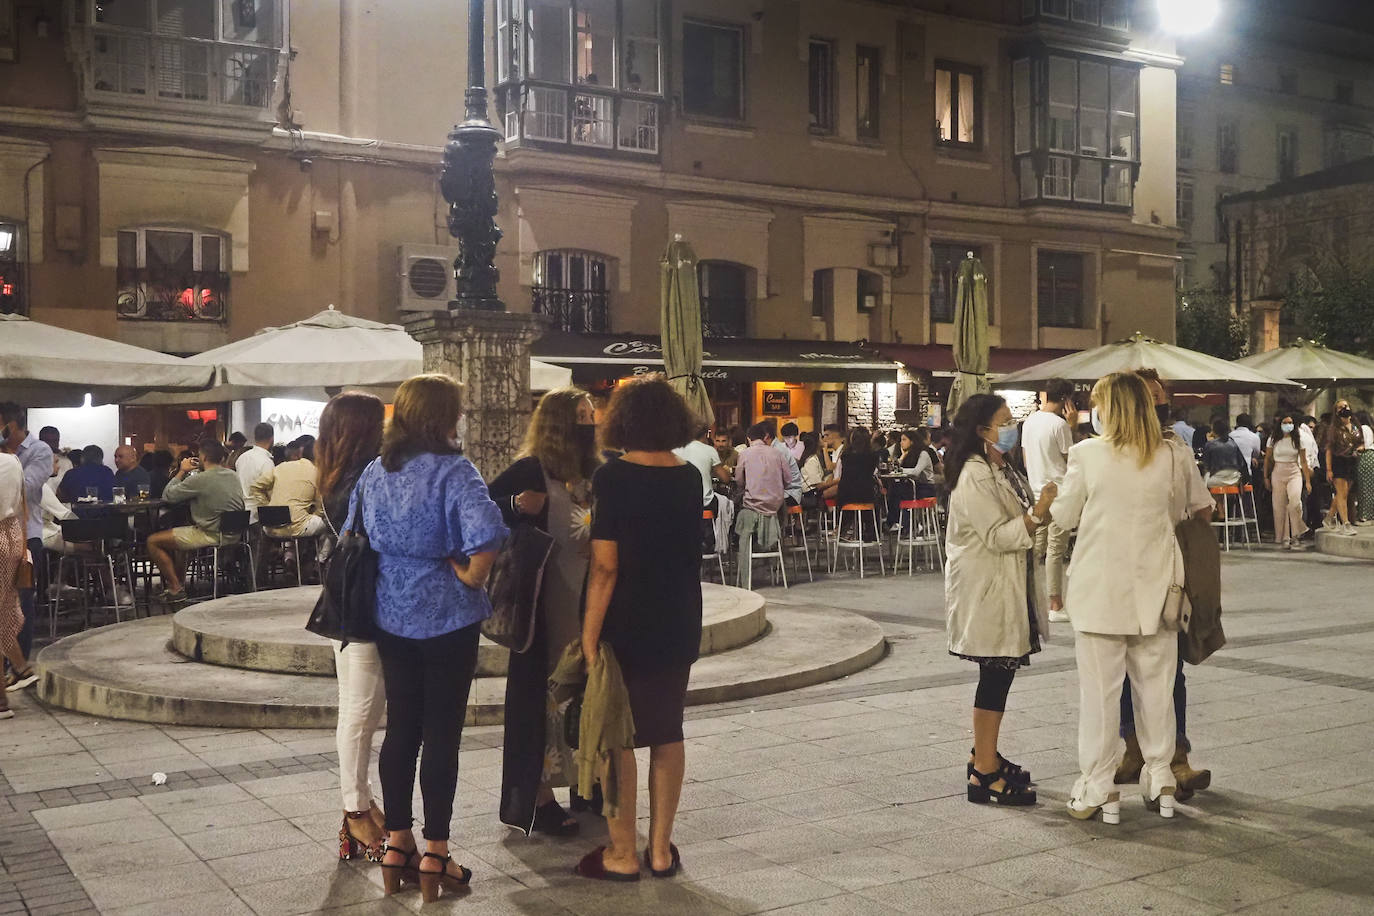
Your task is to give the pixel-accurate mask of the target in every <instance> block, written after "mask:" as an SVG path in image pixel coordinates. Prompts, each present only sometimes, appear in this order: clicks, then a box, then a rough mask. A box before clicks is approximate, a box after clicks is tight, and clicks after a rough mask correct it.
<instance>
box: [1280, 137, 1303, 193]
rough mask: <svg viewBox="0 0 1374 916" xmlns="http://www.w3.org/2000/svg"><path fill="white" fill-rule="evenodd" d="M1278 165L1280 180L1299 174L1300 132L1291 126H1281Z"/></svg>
mask: <svg viewBox="0 0 1374 916" xmlns="http://www.w3.org/2000/svg"><path fill="white" fill-rule="evenodd" d="M1278 166H1279V180H1280V181H1284V180H1286V179H1289V178H1292V177H1294V176H1295V175H1297V174H1298V132H1297V131H1296V130H1294V129H1292V128H1291V127H1280V128H1279V134H1278Z"/></svg>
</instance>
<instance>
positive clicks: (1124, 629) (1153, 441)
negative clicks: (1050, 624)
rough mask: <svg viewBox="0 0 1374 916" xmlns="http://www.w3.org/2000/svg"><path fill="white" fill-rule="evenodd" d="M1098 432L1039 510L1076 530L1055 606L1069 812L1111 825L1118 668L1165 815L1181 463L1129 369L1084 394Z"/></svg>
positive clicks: (1150, 785)
mask: <svg viewBox="0 0 1374 916" xmlns="http://www.w3.org/2000/svg"><path fill="white" fill-rule="evenodd" d="M1092 403H1093V426H1094V428H1095V429H1096V430H1097V432H1098V434H1099V438H1095V439H1088V440H1085V441H1083V442H1080V443H1078V444H1077V445H1075V446H1074V447H1073V448H1071V449H1070V450H1069V464H1068V471H1067V472H1066V473H1065V475H1064V482H1063V484H1062V485H1061V486H1060V490H1059V496H1058V498H1057V499H1055V501H1054V505H1053V506H1052V509H1051V511H1052V512H1053V513H1054V518H1055V522H1056V524H1058V525H1060V526H1062V527H1064V528H1065V529H1071V528H1074V527H1077V528H1078V542H1077V546H1076V547H1075V549H1074V555H1073V562H1072V563H1071V564H1070V567H1069V585H1068V591H1067V595H1066V601H1065V604H1066V609H1067V610H1068V613H1069V620H1070V622H1071V624H1072V626H1073V629H1074V633H1075V636H1076V639H1075V645H1074V652H1075V655H1076V657H1077V660H1078V687H1079V713H1078V763H1079V769H1080V771H1081V774H1080V775H1079V778H1078V781H1077V782H1076V783H1075V784H1074V787H1073V792H1072V796H1071V797H1070V799H1069V813H1070V814H1072V815H1073V816H1074V817H1076V818H1079V819H1082V820H1086V819H1088V818H1091V817H1093V816H1094V815H1096V814H1098V813H1099V812H1101V814H1102V819H1103V820H1104V821H1105V822H1107V823H1113V824H1114V823H1118V822H1119V821H1120V816H1121V815H1120V811H1121V802H1120V794H1119V793H1118V792H1117V791H1116V790H1115V786H1114V785H1113V782H1112V777H1113V776H1114V775H1115V773H1116V766H1117V762H1118V759H1119V758H1120V756H1121V740H1120V738H1119V737H1118V724H1119V715H1120V711H1119V705H1120V699H1121V684H1122V680H1123V679H1124V677H1125V675H1126V674H1127V673H1128V672H1129V673H1130V677H1131V686H1132V693H1133V697H1134V702H1135V714H1136V715H1135V719H1136V734H1137V737H1138V738H1139V741H1140V749H1141V753H1142V755H1143V756H1144V758H1145V766H1144V768H1143V769H1142V770H1141V775H1140V785H1141V791H1142V793H1143V795H1144V797H1145V802H1146V805H1147V806H1148V807H1150V808H1151V809H1152V810H1158V811H1159V813H1160V814H1161V815H1163V816H1164V817H1173V813H1174V812H1173V808H1174V791H1175V778H1174V774H1173V772H1172V771H1171V770H1170V767H1169V764H1170V762H1171V760H1172V759H1173V756H1174V741H1175V722H1174V707H1173V699H1172V696H1173V689H1174V671H1175V665H1176V664H1177V661H1178V635H1177V633H1176V632H1174V631H1171V630H1166V629H1164V627H1163V621H1162V614H1163V610H1164V604H1165V600H1166V598H1167V597H1168V595H1169V591H1170V588H1171V587H1172V586H1173V585H1175V584H1181V583H1182V581H1183V560H1182V556H1181V554H1180V553H1179V549H1178V544H1177V541H1176V540H1175V538H1174V530H1173V529H1174V523H1175V519H1174V517H1173V511H1172V508H1171V503H1172V502H1173V500H1172V498H1171V493H1173V492H1174V491H1176V490H1177V491H1180V492H1181V491H1184V490H1186V486H1187V478H1186V477H1185V476H1184V475H1185V474H1187V473H1192V474H1193V475H1195V476H1196V474H1197V470H1196V468H1194V467H1191V466H1190V465H1191V459H1190V457H1189V456H1187V455H1184V454H1183V452H1182V450H1181V449H1174V448H1171V447H1170V446H1169V445H1168V444H1166V443H1165V442H1164V440H1163V438H1162V436H1161V435H1160V429H1159V422H1158V420H1157V419H1156V417H1155V410H1154V399H1153V398H1152V397H1151V395H1150V390H1149V388H1148V387H1147V386H1146V384H1145V382H1144V380H1142V379H1141V378H1140V377H1139V376H1137V375H1135V374H1133V373H1113V374H1112V375H1108V376H1106V377H1105V378H1103V379H1101V380H1100V381H1098V383H1097V385H1096V386H1094V388H1093V392H1092Z"/></svg>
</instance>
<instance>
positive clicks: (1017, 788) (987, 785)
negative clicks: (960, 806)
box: [968, 770, 1035, 808]
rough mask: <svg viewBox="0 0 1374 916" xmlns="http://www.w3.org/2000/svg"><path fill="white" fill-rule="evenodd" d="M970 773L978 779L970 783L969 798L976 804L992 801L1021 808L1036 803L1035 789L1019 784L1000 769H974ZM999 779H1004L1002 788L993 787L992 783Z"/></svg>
mask: <svg viewBox="0 0 1374 916" xmlns="http://www.w3.org/2000/svg"><path fill="white" fill-rule="evenodd" d="M969 775H970V776H971V777H973V778H974V779H976V780H978V782H977V783H976V784H975V783H969V784H968V800H969V801H971V802H973V803H974V804H975V805H986V804H988V803H989V802H992V803H993V804H998V805H1008V806H1011V807H1016V808H1021V807H1025V806H1027V805H1033V804H1035V790H1034V789H1032V788H1029V787H1027V786H1023V785H1017V784H1016V783H1014V782H1012V781H1011V780H1010V779H1007V778H1006V776H1005V775H1003V773H1002V772H1001V771H1000V770H997V771H995V772H992V773H979V772H978V771H977V770H974V771H973V772H972V773H970V774H969ZM999 779H1000V780H1002V788H1001V789H994V788H992V784H993V783H995V782H997V781H998V780H999Z"/></svg>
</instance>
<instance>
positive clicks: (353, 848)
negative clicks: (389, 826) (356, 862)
mask: <svg viewBox="0 0 1374 916" xmlns="http://www.w3.org/2000/svg"><path fill="white" fill-rule="evenodd" d="M363 818H367V819H368V820H371V812H370V811H345V812H344V819H343V826H341V827H340V828H339V858H340V859H342V860H345V861H351V860H353V859H357V858H363V859H366V860H367V861H369V862H380V861H382V855H383V854H384V853H385V852H386V833H385V832H383V833H381V834H380V835H379V836H378V837H377V839H375V840H373V841H372V842H371V843H368V842H366V841H364V840H362V839H360V838H358V837H356V836H354V835H353V830H352V828H350V827H349V821H360V820H362V819H363ZM374 824H375V821H374Z"/></svg>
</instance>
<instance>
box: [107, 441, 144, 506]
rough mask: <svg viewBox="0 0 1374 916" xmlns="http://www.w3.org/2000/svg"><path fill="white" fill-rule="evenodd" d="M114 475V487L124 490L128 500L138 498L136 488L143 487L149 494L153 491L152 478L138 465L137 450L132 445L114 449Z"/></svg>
mask: <svg viewBox="0 0 1374 916" xmlns="http://www.w3.org/2000/svg"><path fill="white" fill-rule="evenodd" d="M114 459H115V473H114V485H115V486H117V487H123V488H124V495H125V496H126V497H127V498H129V499H136V498H138V488H139V487H140V486H145V487H147V488H148V491H149V492H150V493H151V492H152V489H153V478H152V475H151V474H149V473H148V472H147V471H146V470H145V469H144V468H143V467H142V466H141V465H140V464H139V463H138V449H136V448H134V447H133V446H132V445H121V446H120V447H119V448H117V449H115V454H114Z"/></svg>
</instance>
